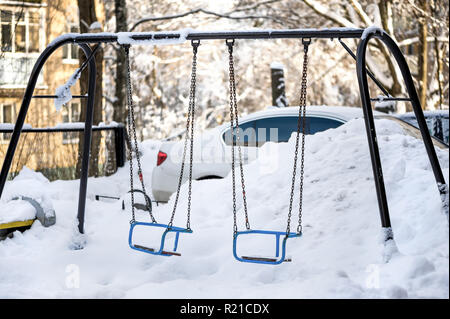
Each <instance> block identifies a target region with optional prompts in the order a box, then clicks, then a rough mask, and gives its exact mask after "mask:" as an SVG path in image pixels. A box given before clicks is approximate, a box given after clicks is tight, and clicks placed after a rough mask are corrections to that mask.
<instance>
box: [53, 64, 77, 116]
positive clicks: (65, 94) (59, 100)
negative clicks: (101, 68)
mask: <svg viewBox="0 0 450 319" xmlns="http://www.w3.org/2000/svg"><path fill="white" fill-rule="evenodd" d="M80 76H81V70H80V69H79V68H78V69H76V70H75V72H74V73H73V74H72V76H71V77H70V78H69V80H68V81H67V82H66V83H65V84H64V85H61V86H59V87H58V88H57V89H56V91H55V95H56V98H55V109H56V111H59V110H60V109H61V106H63V105H64V104H66V103H67V102H69V101H70V100H71V99H72V92H70V88H71V87H72V86H73V85H74V84H75V83H76V82H77V81H78V79H79V78H80Z"/></svg>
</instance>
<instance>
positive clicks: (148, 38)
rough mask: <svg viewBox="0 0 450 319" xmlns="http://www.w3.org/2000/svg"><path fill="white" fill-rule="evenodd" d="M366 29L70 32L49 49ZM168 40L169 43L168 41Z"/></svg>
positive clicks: (331, 34)
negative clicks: (59, 45)
mask: <svg viewBox="0 0 450 319" xmlns="http://www.w3.org/2000/svg"><path fill="white" fill-rule="evenodd" d="M363 33H364V29H357V28H330V29H284V30H283V29H282V30H264V29H261V30H251V31H239V30H238V31H195V30H192V29H183V30H179V31H169V32H168V31H164V32H119V33H111V32H103V33H81V34H80V33H68V34H64V35H61V36H59V37H57V38H56V39H55V40H53V41H52V42H51V43H50V44H49V46H52V45H54V44H55V43H57V42H58V43H59V42H74V43H109V42H117V43H119V44H158V43H160V44H161V43H162V44H176V43H182V42H184V41H186V40H224V39H255V40H256V39H301V38H328V39H334V38H336V39H337V38H360V37H361V36H362V35H363ZM164 41H168V42H165V43H164Z"/></svg>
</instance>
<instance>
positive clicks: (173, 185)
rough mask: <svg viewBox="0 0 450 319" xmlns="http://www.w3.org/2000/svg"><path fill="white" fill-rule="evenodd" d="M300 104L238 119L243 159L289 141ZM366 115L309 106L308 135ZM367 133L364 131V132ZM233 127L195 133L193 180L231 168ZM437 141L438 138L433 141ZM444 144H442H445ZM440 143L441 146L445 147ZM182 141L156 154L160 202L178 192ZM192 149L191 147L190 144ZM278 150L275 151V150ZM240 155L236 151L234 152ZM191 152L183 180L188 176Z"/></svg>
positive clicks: (409, 130)
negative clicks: (273, 143)
mask: <svg viewBox="0 0 450 319" xmlns="http://www.w3.org/2000/svg"><path fill="white" fill-rule="evenodd" d="M298 111H299V109H298V107H285V108H276V107H270V108H268V109H265V110H263V111H259V112H255V113H252V114H249V115H247V116H243V117H241V118H240V119H239V126H240V128H241V132H240V144H241V147H242V154H243V157H242V159H243V162H249V161H251V160H253V159H255V158H256V157H257V156H258V152H259V149H260V146H262V145H263V144H264V143H266V142H267V141H270V142H276V143H278V142H287V141H288V140H289V138H290V137H291V135H292V133H293V132H296V131H297V120H298ZM374 115H375V118H388V119H391V120H395V121H396V122H399V123H400V124H401V125H402V126H404V128H405V131H407V133H408V134H410V135H413V136H415V137H417V138H421V136H420V132H419V130H417V129H416V128H415V127H414V126H412V125H410V124H408V123H406V122H404V121H403V120H401V119H399V118H396V117H393V116H389V115H386V114H385V113H381V112H377V111H374ZM361 117H363V112H362V109H361V108H356V107H341V106H308V107H307V112H306V125H305V129H306V134H315V133H317V132H322V131H325V130H328V129H331V128H336V127H338V126H340V125H342V124H344V123H346V122H348V121H350V120H352V119H355V118H361ZM364 134H365V132H364ZM231 136H232V134H231V129H230V124H229V123H225V124H222V125H220V126H218V127H216V128H214V129H211V130H207V131H205V132H203V133H202V134H201V135H200V134H197V135H196V136H194V140H195V142H194V157H193V164H192V178H193V179H194V180H203V179H212V178H223V177H225V176H227V175H228V173H229V172H230V170H231V158H232V157H231V146H232V139H231ZM433 142H434V143H438V142H437V140H434V141H433ZM442 145H443V144H442ZM442 145H439V146H442ZM183 146H184V142H183V141H178V142H163V143H162V144H161V146H160V149H159V152H158V155H157V165H156V167H155V168H154V169H153V173H152V193H153V197H154V198H155V200H157V201H162V202H165V201H168V200H169V198H170V196H171V195H172V194H173V193H174V192H176V190H177V185H178V180H179V174H180V165H181V158H182V154H183ZM188 149H189V146H188ZM275 152H276V150H275ZM235 156H237V152H236V154H235ZM188 166H189V154H187V156H186V166H185V169H184V174H183V182H185V181H186V180H187V178H188Z"/></svg>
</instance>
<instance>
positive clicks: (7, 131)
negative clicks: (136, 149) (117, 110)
mask: <svg viewBox="0 0 450 319" xmlns="http://www.w3.org/2000/svg"><path fill="white" fill-rule="evenodd" d="M13 128H14V127H13V125H12V124H9V125H8V124H0V158H2V159H4V157H5V154H6V148H7V146H8V144H9V140H10V136H11V133H12V132H13ZM92 131H93V133H92V134H93V140H95V139H98V140H99V141H100V143H99V144H100V145H99V150H98V153H99V154H98V162H97V165H96V166H97V167H96V168H95V169H94V170H95V171H96V172H97V173H96V174H95V175H97V176H105V175H111V174H112V173H114V172H115V171H116V170H117V167H122V166H123V165H124V164H125V161H126V153H125V152H126V150H125V145H126V138H127V134H126V129H125V126H124V125H123V124H111V125H100V126H93V127H92ZM22 133H23V135H22V136H21V138H20V141H19V144H18V146H17V153H16V156H15V158H14V160H13V163H12V166H11V170H10V172H9V174H8V179H12V178H14V177H15V176H16V175H17V174H18V173H19V172H20V170H21V169H22V168H23V167H24V166H27V167H29V168H32V169H34V170H36V171H38V172H41V173H43V174H44V176H46V177H47V178H48V179H49V180H56V179H76V178H79V174H78V172H77V164H78V162H79V159H80V157H81V150H80V149H79V145H80V144H79V141H80V140H82V136H83V135H84V123H65V124H60V125H58V126H55V127H46V128H31V127H30V126H25V127H24V128H23V129H22ZM99 135H100V136H99ZM79 169H80V168H78V170H79Z"/></svg>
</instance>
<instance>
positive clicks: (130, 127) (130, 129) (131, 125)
mask: <svg viewBox="0 0 450 319" xmlns="http://www.w3.org/2000/svg"><path fill="white" fill-rule="evenodd" d="M124 49H125V62H126V66H127V104H128V136H129V138H128V157H129V161H130V190H131V215H132V218H131V221H130V223H134V222H135V221H136V219H135V211H134V208H135V207H134V182H133V146H132V144H131V139H133V141H134V152H135V154H136V161H137V165H138V176H139V180H140V182H141V187H142V191H143V193H144V194H147V193H146V191H145V184H144V176H143V174H142V166H141V159H140V154H139V148H138V142H137V134H136V123H135V120H134V103H133V94H132V88H131V67H130V46H129V45H124ZM131 134H132V135H131ZM144 198H145V203H146V206H147V207H150V204H151V203H149V199H148V197H147V196H144ZM148 213H149V215H150V218H151V220H152V222H153V223H156V219H155V217H154V216H153V214H152V212H151V211H149V212H148Z"/></svg>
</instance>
